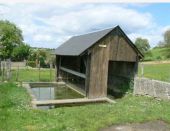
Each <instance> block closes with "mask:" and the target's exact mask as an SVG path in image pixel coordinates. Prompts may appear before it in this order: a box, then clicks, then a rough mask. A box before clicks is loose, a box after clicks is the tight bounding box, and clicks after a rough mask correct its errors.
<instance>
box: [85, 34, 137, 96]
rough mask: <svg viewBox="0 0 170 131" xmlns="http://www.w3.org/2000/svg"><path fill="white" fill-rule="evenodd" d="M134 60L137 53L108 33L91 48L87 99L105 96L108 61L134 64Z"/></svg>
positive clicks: (121, 38) (116, 35) (118, 37)
mask: <svg viewBox="0 0 170 131" xmlns="http://www.w3.org/2000/svg"><path fill="white" fill-rule="evenodd" d="M99 45H107V46H106V47H99ZM136 58H137V53H136V52H135V51H134V49H133V48H132V47H131V46H130V45H129V43H128V42H127V41H126V40H125V38H124V37H123V36H121V35H118V34H112V33H110V34H108V35H107V36H106V37H104V38H103V39H102V40H100V41H99V42H97V43H96V44H95V45H94V46H93V47H92V48H91V68H90V79H89V94H88V96H89V98H96V97H105V96H107V82H108V64H109V61H124V62H136Z"/></svg>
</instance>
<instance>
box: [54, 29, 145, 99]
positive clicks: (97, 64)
mask: <svg viewBox="0 0 170 131" xmlns="http://www.w3.org/2000/svg"><path fill="white" fill-rule="evenodd" d="M55 54H56V66H57V70H56V73H57V75H56V76H57V81H59V80H63V81H65V82H67V83H69V84H71V85H74V86H76V87H79V88H81V89H82V90H84V92H85V93H86V96H87V97H88V98H101V97H106V96H107V95H108V93H110V94H111V95H112V94H113V93H114V92H115V91H116V90H119V88H122V86H124V84H127V83H129V82H130V81H129V80H130V79H133V78H134V76H135V74H136V73H137V69H138V61H139V60H140V59H141V58H142V57H143V55H142V54H141V53H140V51H139V50H138V49H137V48H136V47H135V45H134V44H133V43H132V42H131V40H130V39H129V38H128V37H127V36H126V34H125V33H124V32H123V31H122V29H121V28H120V27H119V26H116V27H114V28H110V29H105V30H102V31H98V32H93V33H89V34H85V35H80V36H74V37H72V38H70V39H69V40H68V41H66V42H65V43H64V44H62V45H61V46H59V47H58V48H57V49H56V50H55Z"/></svg>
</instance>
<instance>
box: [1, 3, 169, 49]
mask: <svg viewBox="0 0 170 131" xmlns="http://www.w3.org/2000/svg"><path fill="white" fill-rule="evenodd" d="M169 15H170V3H155V4H151V3H146V4H145V3H143V4H141V3H136V4H132V3H131V4H130V3H124V4H118V3H101V2H100V3H90V2H89V3H56V2H55V3H53V4H51V3H50V4H49V3H41V2H39V3H38V2H36V3H21V2H20V3H1V2H0V20H9V21H11V22H13V23H15V24H16V25H17V26H18V27H19V28H20V29H21V30H22V31H23V36H24V42H26V43H28V44H29V45H31V46H33V47H46V48H57V47H58V46H59V45H61V44H62V43H63V42H65V41H66V40H68V39H69V38H70V37H71V36H74V35H80V34H86V33H89V32H93V31H97V30H102V29H106V28H110V27H114V26H116V25H119V26H120V27H121V28H122V29H123V30H124V32H125V33H126V34H127V35H128V37H129V38H130V39H131V40H132V41H133V42H134V41H135V39H136V38H137V37H142V38H146V39H148V40H149V43H150V45H151V47H154V46H156V45H157V44H158V42H160V41H162V40H163V33H164V32H165V31H166V30H168V29H170V16H169Z"/></svg>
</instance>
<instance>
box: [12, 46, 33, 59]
mask: <svg viewBox="0 0 170 131" xmlns="http://www.w3.org/2000/svg"><path fill="white" fill-rule="evenodd" d="M29 54H30V46H29V45H27V44H20V45H19V46H17V47H15V48H14V49H13V52H12V60H13V61H22V60H26V59H28V56H29Z"/></svg>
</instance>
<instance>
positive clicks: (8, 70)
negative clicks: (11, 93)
mask: <svg viewBox="0 0 170 131" xmlns="http://www.w3.org/2000/svg"><path fill="white" fill-rule="evenodd" d="M6 77H7V80H8V81H10V78H11V60H10V59H8V60H7V61H6Z"/></svg>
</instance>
